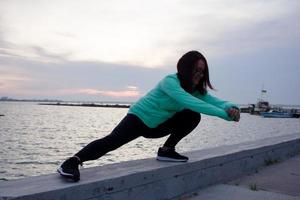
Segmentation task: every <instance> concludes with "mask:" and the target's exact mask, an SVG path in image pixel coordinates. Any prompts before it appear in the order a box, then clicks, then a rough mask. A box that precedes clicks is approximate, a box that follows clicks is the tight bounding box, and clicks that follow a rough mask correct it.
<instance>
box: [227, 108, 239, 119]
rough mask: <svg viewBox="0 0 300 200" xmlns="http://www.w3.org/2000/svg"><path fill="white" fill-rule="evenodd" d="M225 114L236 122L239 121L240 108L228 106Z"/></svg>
mask: <svg viewBox="0 0 300 200" xmlns="http://www.w3.org/2000/svg"><path fill="white" fill-rule="evenodd" d="M226 112H227V114H228V116H229V117H230V118H232V120H233V121H235V122H238V121H240V110H239V109H237V108H235V107H231V108H229V109H228V110H227V111H226Z"/></svg>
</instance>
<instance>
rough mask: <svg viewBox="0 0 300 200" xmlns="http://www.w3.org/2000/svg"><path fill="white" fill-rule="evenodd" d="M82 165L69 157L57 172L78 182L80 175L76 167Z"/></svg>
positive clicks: (77, 160)
mask: <svg viewBox="0 0 300 200" xmlns="http://www.w3.org/2000/svg"><path fill="white" fill-rule="evenodd" d="M79 165H82V163H81V162H80V160H79V158H78V157H75V156H74V157H70V158H68V159H67V160H66V161H65V162H63V163H62V164H61V166H60V167H59V168H58V169H57V172H58V173H59V174H60V175H61V176H63V177H65V178H70V179H72V180H73V181H75V182H77V181H79V180H80V173H79V169H78V166H79Z"/></svg>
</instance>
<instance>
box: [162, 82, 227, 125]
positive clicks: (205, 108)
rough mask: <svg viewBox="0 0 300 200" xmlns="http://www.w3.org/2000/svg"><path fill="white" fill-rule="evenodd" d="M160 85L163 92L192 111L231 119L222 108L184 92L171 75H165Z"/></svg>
mask: <svg viewBox="0 0 300 200" xmlns="http://www.w3.org/2000/svg"><path fill="white" fill-rule="evenodd" d="M160 87H161V89H162V91H163V92H165V93H166V94H167V95H168V96H170V97H171V98H172V99H174V100H175V101H176V102H177V103H178V104H180V105H182V106H183V107H185V108H188V109H190V110H192V111H195V112H198V113H203V114H206V115H212V116H217V117H220V118H222V119H225V120H228V121H232V119H231V118H230V117H229V116H228V114H227V113H226V111H225V110H224V109H221V108H219V107H217V106H214V105H212V104H209V103H207V102H205V101H203V100H201V99H199V98H197V97H194V96H193V95H191V94H189V93H188V92H186V91H185V90H184V89H183V88H182V87H181V86H180V83H179V81H178V80H177V79H176V78H173V77H167V78H165V79H164V80H163V81H161V82H160Z"/></svg>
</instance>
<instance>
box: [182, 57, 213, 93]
mask: <svg viewBox="0 0 300 200" xmlns="http://www.w3.org/2000/svg"><path fill="white" fill-rule="evenodd" d="M198 60H202V61H203V62H204V63H205V69H204V72H203V77H202V79H201V81H200V82H199V84H198V85H196V87H193V82H192V79H193V72H194V68H195V66H196V63H197V61H198ZM177 76H178V79H179V81H180V85H181V87H182V88H183V89H184V90H185V91H187V92H188V93H192V92H194V91H195V90H198V91H199V92H200V94H203V95H204V94H206V92H207V87H209V88H210V89H214V88H213V86H212V85H211V83H210V81H209V70H208V65H207V61H206V59H205V57H204V56H203V55H202V54H201V53H200V52H198V51H189V52H187V53H186V54H184V55H183V56H182V57H181V58H180V59H179V60H178V63H177Z"/></svg>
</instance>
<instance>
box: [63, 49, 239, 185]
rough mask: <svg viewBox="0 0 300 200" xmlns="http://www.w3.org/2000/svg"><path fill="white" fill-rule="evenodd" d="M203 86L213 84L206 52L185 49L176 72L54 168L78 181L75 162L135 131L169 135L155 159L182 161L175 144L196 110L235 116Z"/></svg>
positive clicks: (235, 110) (114, 146) (197, 117)
mask: <svg viewBox="0 0 300 200" xmlns="http://www.w3.org/2000/svg"><path fill="white" fill-rule="evenodd" d="M208 88H210V89H213V87H212V85H211V83H210V81H209V70H208V65H207V61H206V59H205V57H204V56H203V55H202V54H201V53H199V52H198V51H190V52H188V53H186V54H184V55H183V56H182V57H181V58H180V59H179V61H178V63H177V73H176V74H170V75H168V76H166V77H165V78H164V79H162V80H161V81H160V82H159V83H158V84H157V86H156V87H155V88H154V89H153V90H151V91H150V92H149V93H148V94H146V96H144V97H142V98H141V99H140V100H138V101H137V102H136V103H135V104H133V105H132V106H131V107H130V109H129V111H128V113H127V115H126V116H125V117H124V118H123V119H122V121H121V122H120V123H119V124H118V125H117V126H116V127H115V128H114V130H113V131H112V132H111V133H110V134H109V135H107V136H106V137H104V138H102V139H98V140H95V141H93V142H91V143H89V144H88V145H87V146H85V147H84V148H83V149H81V150H80V151H79V152H78V153H76V154H75V155H74V156H73V157H70V158H68V159H67V160H66V161H64V162H63V163H62V165H61V166H60V167H59V168H58V170H57V171H58V172H59V173H60V175H62V176H63V177H66V178H71V179H73V180H74V181H78V180H79V179H80V173H79V169H78V166H79V165H80V164H82V163H83V162H85V161H88V160H95V159H98V158H100V157H101V156H103V155H104V154H106V153H108V152H110V151H113V150H115V149H117V148H119V147H120V146H122V145H124V144H126V143H128V142H130V141H132V140H134V139H136V138H138V137H140V136H143V137H145V138H160V137H164V136H166V135H170V136H169V138H168V139H167V141H166V142H165V144H164V145H163V147H160V148H159V149H158V153H157V160H160V161H175V162H176V161H177V162H186V161H187V160H188V157H186V156H183V155H180V154H179V153H177V152H176V151H175V146H176V145H177V143H178V142H179V141H180V140H181V139H182V138H184V137H185V136H187V135H188V134H189V133H190V132H192V130H193V129H194V128H195V127H196V126H197V125H198V123H199V122H200V119H201V115H200V113H203V114H206V115H211V116H216V117H220V118H222V119H225V120H228V121H239V119H240V112H239V108H238V107H237V106H236V105H235V104H233V103H230V102H227V101H223V100H220V99H218V98H216V97H213V96H211V95H210V94H209V93H208V91H207V89H208Z"/></svg>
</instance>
